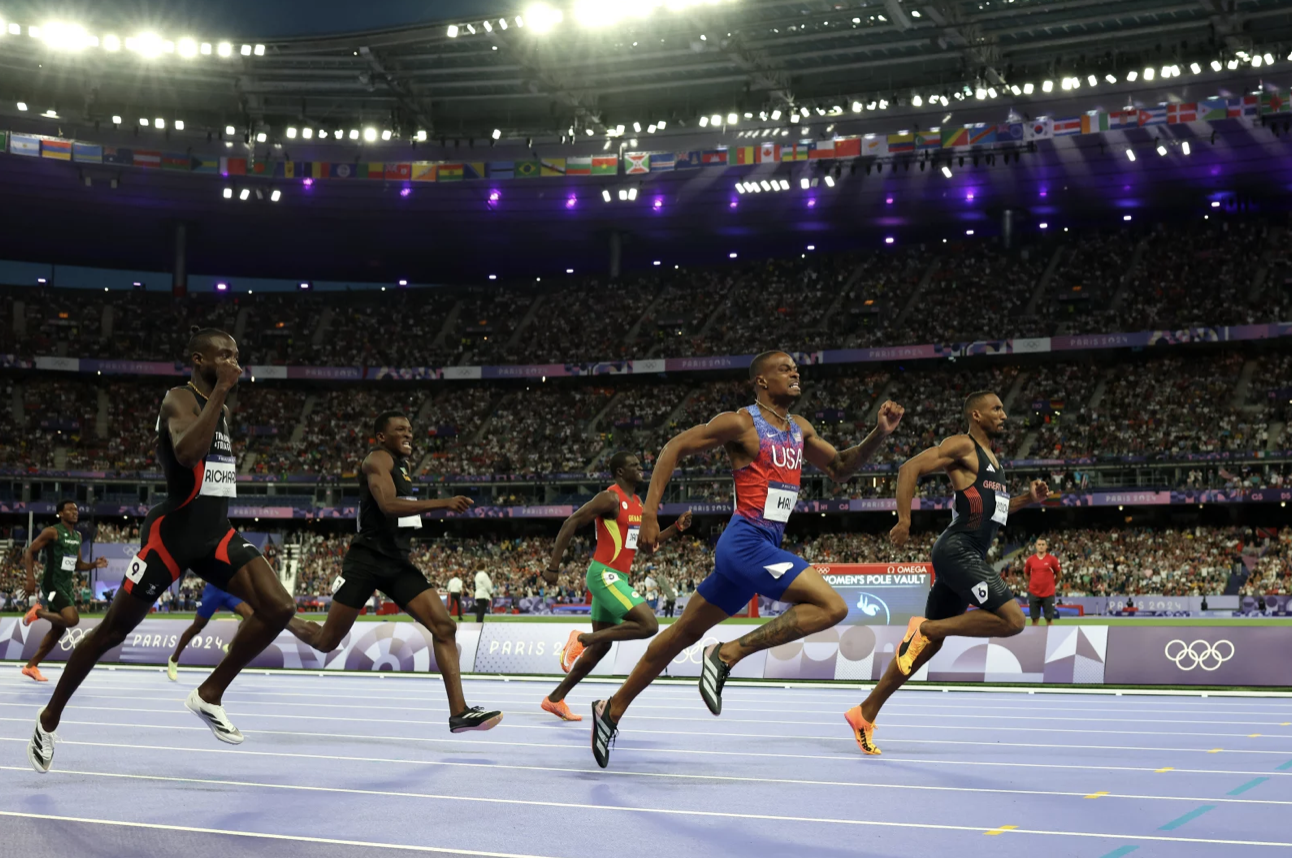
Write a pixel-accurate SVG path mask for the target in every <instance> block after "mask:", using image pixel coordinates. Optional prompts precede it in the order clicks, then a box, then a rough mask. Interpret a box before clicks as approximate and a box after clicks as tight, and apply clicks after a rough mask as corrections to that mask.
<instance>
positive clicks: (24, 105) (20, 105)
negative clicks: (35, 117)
mask: <svg viewBox="0 0 1292 858" xmlns="http://www.w3.org/2000/svg"><path fill="white" fill-rule="evenodd" d="M18 110H20V111H23V112H25V111H26V110H27V102H25V101H20V102H18Z"/></svg>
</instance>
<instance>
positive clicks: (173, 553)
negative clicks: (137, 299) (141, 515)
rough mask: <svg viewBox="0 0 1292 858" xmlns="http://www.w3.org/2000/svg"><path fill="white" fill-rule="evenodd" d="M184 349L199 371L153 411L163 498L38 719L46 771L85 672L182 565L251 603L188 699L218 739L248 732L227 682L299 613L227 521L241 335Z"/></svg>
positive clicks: (213, 334) (36, 763) (194, 341)
mask: <svg viewBox="0 0 1292 858" xmlns="http://www.w3.org/2000/svg"><path fill="white" fill-rule="evenodd" d="M186 353H187V355H188V357H189V360H190V361H191V362H192V364H193V375H192V377H191V378H190V379H189V382H188V384H186V385H184V386H183V387H176V388H172V389H171V390H170V391H168V392H167V393H166V397H165V399H163V400H162V405H161V414H160V416H159V417H158V419H157V460H158V461H159V462H160V463H161V466H162V471H163V472H164V473H165V475H166V500H164V501H162V503H161V504H159V505H158V506H156V507H154V508H153V509H151V510H150V511H149V512H148V517H147V518H145V519H144V526H143V530H142V532H141V533H140V538H141V540H142V541H143V546H142V547H141V548H140V549H139V553H138V554H136V555H135V557H134V559H133V560H132V561H131V562H130V566H129V568H128V570H127V572H126V577H125V580H123V581H122V582H121V588H120V589H119V590H118V591H117V595H116V597H115V598H114V599H113V600H112V604H111V605H110V606H109V607H108V613H107V614H106V615H105V616H104V618H103V621H102V622H101V623H99V625H98V626H97V627H96V628H95V629H94V630H93V631H92V632H91V633H90V634H87V635H86V636H85V637H84V638H83V639H82V640H81V643H80V645H78V646H77V647H76V649H75V650H74V651H73V652H72V656H71V658H70V659H68V662H67V666H66V667H65V668H64V669H63V675H62V676H61V677H60V678H59V680H58V685H57V686H56V687H55V689H54V694H53V696H52V697H51V698H50V700H49V703H48V704H46V706H45V708H44V709H43V710H42V711H41V713H40V715H39V717H38V718H37V719H36V730H35V732H34V734H33V735H32V738H31V742H30V744H29V745H28V747H27V758H28V759H29V760H30V762H31V764H32V766H33V767H34V768H35V769H36V771H39V772H46V771H49V767H50V764H51V763H52V762H53V759H54V741H55V739H56V738H57V737H56V736H55V735H54V732H53V731H54V730H55V729H56V728H57V727H58V722H59V719H60V718H61V717H62V714H63V708H64V707H65V706H67V702H68V700H70V699H71V697H72V694H74V693H75V692H76V689H77V687H78V686H79V685H80V684H81V682H82V680H84V679H85V677H86V676H88V675H89V673H90V670H91V669H93V667H94V665H95V664H96V663H97V662H98V660H99V659H100V658H102V657H103V655H104V654H105V653H106V652H108V650H110V649H112V648H113V647H116V646H119V645H120V644H121V643H122V642H123V641H124V640H125V639H126V635H128V634H129V633H130V632H131V631H133V630H134V628H135V626H137V625H139V622H140V621H141V620H143V618H144V617H146V616H147V615H148V612H149V610H150V609H151V608H152V606H153V603H154V602H155V601H156V600H157V596H158V595H159V594H160V593H161V592H162V591H163V590H165V589H166V588H167V587H169V586H171V585H172V584H173V583H174V582H175V581H177V580H179V578H180V576H181V575H183V574H184V571H185V570H186V569H191V570H192V571H193V572H195V573H197V574H198V575H199V576H200V577H202V578H204V579H205V580H206V581H208V582H210V583H212V584H214V585H216V586H217V587H219V588H220V589H222V590H225V591H227V592H229V593H232V594H233V595H235V596H237V597H239V598H240V599H242V600H243V601H244V602H246V603H247V604H249V605H251V607H252V609H253V610H254V612H255V613H254V615H253V616H251V617H248V618H247V619H246V620H244V621H243V622H242V624H241V625H240V626H239V627H238V633H237V634H236V635H234V638H233V641H232V642H231V643H230V644H229V651H228V653H227V654H226V655H225V657H224V659H223V660H222V661H221V662H220V664H219V665H218V666H216V668H215V670H214V671H213V672H212V673H211V675H210V676H208V677H207V678H206V681H204V682H203V683H202V684H201V685H199V686H198V687H197V688H195V689H194V690H193V691H192V693H190V694H189V696H188V699H187V700H186V701H185V704H184V705H185V706H187V707H188V709H189V710H190V711H192V712H193V714H195V715H197V716H198V717H199V718H201V719H202V722H203V723H204V724H206V725H207V726H208V727H210V728H211V732H212V733H214V734H215V737H216V738H217V739H219V740H220V741H222V742H228V743H229V744H233V745H236V744H239V743H240V742H242V733H240V732H239V731H238V729H237V728H236V727H234V726H233V724H232V723H230V721H229V719H228V716H226V715H225V712H224V707H223V706H221V705H220V701H221V699H222V697H223V695H224V691H225V689H226V688H228V687H229V683H231V682H233V679H234V677H236V676H237V675H238V672H239V671H240V670H242V668H243V667H245V666H246V665H247V664H248V663H249V662H250V661H251V660H252V659H253V658H255V657H256V656H257V655H258V654H259V653H260V652H261V650H263V649H264V648H265V647H267V646H268V645H269V644H270V643H271V642H272V641H273V640H274V638H275V637H277V636H278V633H279V632H280V631H282V630H283V628H284V627H286V625H287V621H288V620H290V619H291V618H292V616H293V615H294V614H295V612H296V605H295V603H294V602H293V601H292V598H291V596H290V595H288V593H287V591H286V590H284V589H283V585H282V584H280V583H279V582H278V577H277V576H276V575H275V574H274V572H273V570H272V569H270V568H269V564H268V563H266V562H265V559H264V558H263V557H261V556H260V552H259V551H257V550H256V549H255V548H254V547H253V546H252V545H251V544H250V543H248V542H247V541H246V540H245V539H243V538H242V536H240V535H239V534H238V532H237V531H236V530H234V529H233V526H232V525H231V524H230V523H229V516H228V514H229V499H230V498H233V497H236V496H237V488H236V481H237V471H236V467H235V464H234V458H233V447H232V444H231V442H230V437H229V421H228V409H227V408H226V407H225V404H224V401H225V398H226V397H227V396H228V395H229V392H230V391H231V390H233V388H234V386H235V385H236V384H237V383H238V379H239V378H240V377H241V375H242V367H241V366H239V365H238V344H237V343H236V342H234V340H233V337H231V336H229V335H228V334H227V333H225V332H224V331H220V330H216V329H214V328H202V329H197V328H194V329H193V333H192V337H191V338H190V339H189V341H188V348H187V350H186Z"/></svg>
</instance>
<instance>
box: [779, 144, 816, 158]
mask: <svg viewBox="0 0 1292 858" xmlns="http://www.w3.org/2000/svg"><path fill="white" fill-rule="evenodd" d="M809 149H810V144H808V143H802V142H799V143H785V144H782V145H781V160H782V161H806V160H808V156H809V154H810V152H809Z"/></svg>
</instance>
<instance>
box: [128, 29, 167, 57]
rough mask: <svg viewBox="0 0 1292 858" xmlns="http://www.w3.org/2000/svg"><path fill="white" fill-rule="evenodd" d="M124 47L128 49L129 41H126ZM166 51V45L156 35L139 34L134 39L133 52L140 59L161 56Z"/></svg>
mask: <svg viewBox="0 0 1292 858" xmlns="http://www.w3.org/2000/svg"><path fill="white" fill-rule="evenodd" d="M126 47H127V48H129V47H130V40H129V39H127V40H126ZM165 50H166V44H165V42H163V41H162V39H161V37H160V36H158V35H157V34H156V33H140V34H139V35H138V36H135V39H134V51H135V52H136V53H137V54H139V56H141V57H145V58H147V59H152V58H153V57H158V56H161V54H162V53H163V52H164V51H165Z"/></svg>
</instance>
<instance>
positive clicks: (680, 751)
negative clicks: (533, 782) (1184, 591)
mask: <svg viewBox="0 0 1292 858" xmlns="http://www.w3.org/2000/svg"><path fill="white" fill-rule="evenodd" d="M5 721H11V722H18V723H21V724H24V725H27V726H25V727H24V732H25V730H26V729H27V727H28V726H30V725H31V724H32V723H33V719H31V718H5V717H0V722H5ZM62 723H63V724H71V725H75V726H84V727H91V728H101V727H115V728H121V729H132V728H135V729H140V730H181V731H186V732H187V731H193V732H206V731H207V729H208V728H206V727H196V726H193V727H190V726H184V725H179V724H115V723H110V722H103V721H68V720H64V721H63V722H62ZM61 726H62V725H60V727H61ZM586 729H587V728H581V729H577V739H575V741H572V742H566V743H560V744H558V743H550V742H546V743H545V742H508V741H504V740H499V739H484V738H471V739H437V738H432V737H428V736H385V735H373V734H364V735H355V734H353V733H320V732H315V731H308V730H244V731H243V733H244V734H245V735H248V736H255V735H264V736H290V737H294V738H300V737H311V738H320V739H341V740H347V741H387V742H426V743H431V744H450V745H464V746H466V747H471V748H476V749H478V748H479V747H480V746H485V747H488V746H501V747H516V748H557V749H561V750H565V751H577V752H578V753H585V752H586V751H587V750H588V748H587V744H586V740H585V738H584V730H586ZM639 732H641V731H639ZM653 732H661V733H663V734H664V735H672V734H671V733H669V732H668V731H653ZM567 733H568V731H567ZM572 738H574V737H572ZM777 738H779V739H782V740H784V739H786V738H793V737H777ZM9 741H19V740H9ZM20 741H23V742H25V741H27V739H26V738H23V739H21V740H20ZM849 741H851V740H849ZM893 742H894V743H895V744H903V743H917V744H947V745H967V746H969V747H972V748H978V749H982V748H985V747H990V748H992V749H993V750H1008V749H1009V748H1012V747H1021V748H1060V749H1066V750H1072V749H1073V748H1074V746H1072V745H1021V744H1018V743H1010V744H1009V745H984V744H983V743H981V742H949V741H947V742H939V741H936V740H929V741H923V742H921V741H920V740H904V739H895V740H893ZM1081 747H1082V748H1085V749H1089V748H1091V747H1104V748H1108V746H1091V745H1086V746H1081ZM1110 749H1111V750H1140V751H1152V752H1155V753H1157V752H1162V753H1171V752H1187V753H1211V751H1210V750H1207V749H1203V748H1126V747H1111V748H1110ZM616 750H618V751H624V752H630V753H642V754H667V755H671V756H677V755H689V756H708V757H742V758H743V757H748V758H761V757H766V758H770V759H775V760H784V759H786V756H787V753H788V752H786V751H781V752H779V753H768V752H760V751H754V750H747V751H746V750H739V751H714V750H700V749H696V748H679V747H671V746H670V747H663V746H647V745H631V744H619V745H616ZM1224 753H1227V754H1233V753H1239V754H1243V753H1255V754H1274V755H1276V756H1288V754H1287V753H1285V752H1276V751H1225V752H1224ZM793 757H794V758H795V759H803V760H833V761H840V760H847V759H857V758H858V757H860V755H859V754H851V755H836V754H804V753H801V752H797V751H796V752H793ZM866 760H867V762H868V764H872V765H882V764H883V762H891V763H899V762H900V763H939V764H945V765H965V766H1006V767H1028V768H1056V769H1079V770H1093V771H1118V770H1120V771H1142V772H1156V771H1157V770H1158V769H1159V768H1160V766H1143V767H1135V766H1126V767H1117V766H1103V765H1101V766H1074V765H1061V764H1053V763H1026V762H1017V763H1016V762H1007V761H1006V762H1002V761H990V760H925V759H921V758H918V757H910V758H902V757H899V756H897V755H888V756H884V757H867V758H866ZM881 761H882V762H881ZM1174 770H1175V771H1179V772H1181V773H1188V772H1192V773H1198V774H1251V775H1269V776H1273V777H1292V771H1287V772H1279V771H1273V772H1270V771H1246V770H1243V771H1236V772H1235V771H1228V770H1221V769H1174Z"/></svg>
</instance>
